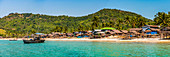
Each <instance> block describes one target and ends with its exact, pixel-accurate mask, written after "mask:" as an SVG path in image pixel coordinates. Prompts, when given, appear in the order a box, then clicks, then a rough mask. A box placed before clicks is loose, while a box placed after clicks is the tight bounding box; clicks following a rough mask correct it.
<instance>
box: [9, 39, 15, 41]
mask: <svg viewBox="0 0 170 57" xmlns="http://www.w3.org/2000/svg"><path fill="white" fill-rule="evenodd" d="M9 41H17V39H9Z"/></svg>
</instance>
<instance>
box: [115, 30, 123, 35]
mask: <svg viewBox="0 0 170 57" xmlns="http://www.w3.org/2000/svg"><path fill="white" fill-rule="evenodd" d="M113 32H114V33H115V34H114V35H119V36H121V35H122V32H121V31H119V30H113Z"/></svg>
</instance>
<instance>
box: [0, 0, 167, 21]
mask: <svg viewBox="0 0 170 57" xmlns="http://www.w3.org/2000/svg"><path fill="white" fill-rule="evenodd" d="M169 6H170V0H0V17H4V16H6V15H8V14H9V13H15V12H18V13H34V14H38V13H39V14H46V15H53V16H58V15H68V16H84V15H88V14H91V13H95V12H97V11H99V10H100V9H103V8H111V9H121V10H125V11H131V12H135V13H137V14H140V15H142V16H144V17H146V18H150V19H153V18H154V15H155V14H156V13H157V12H166V13H167V12H168V11H170V7H169Z"/></svg>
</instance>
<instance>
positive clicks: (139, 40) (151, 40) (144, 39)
mask: <svg viewBox="0 0 170 57" xmlns="http://www.w3.org/2000/svg"><path fill="white" fill-rule="evenodd" d="M10 39H14V38H2V39H0V40H10ZM23 39H24V38H17V40H23ZM159 39H160V38H136V39H132V40H119V39H87V38H73V39H67V38H64V39H58V38H45V40H46V41H90V42H144V43H170V40H159Z"/></svg>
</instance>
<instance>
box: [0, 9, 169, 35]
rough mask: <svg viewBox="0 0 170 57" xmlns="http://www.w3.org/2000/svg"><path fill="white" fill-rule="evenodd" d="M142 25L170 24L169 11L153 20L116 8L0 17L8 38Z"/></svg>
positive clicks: (15, 14) (124, 28)
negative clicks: (76, 14)
mask: <svg viewBox="0 0 170 57" xmlns="http://www.w3.org/2000/svg"><path fill="white" fill-rule="evenodd" d="M144 25H161V26H170V12H169V13H168V14H167V13H164V12H158V13H157V14H156V15H155V18H154V19H153V20H151V19H148V18H145V17H143V16H141V15H139V14H136V13H133V12H129V11H123V10H119V9H102V10H100V11H98V12H96V13H93V14H89V15H87V16H81V17H73V16H66V15H61V16H50V15H43V14H32V13H10V14H9V15H8V16H4V17H3V18H0V29H3V30H5V31H6V35H7V36H8V37H22V36H25V35H28V34H29V35H30V34H33V33H37V32H40V33H51V32H61V33H71V32H76V31H86V30H94V29H100V28H103V27H114V28H116V29H118V30H128V29H129V28H139V27H142V26H144Z"/></svg>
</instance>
